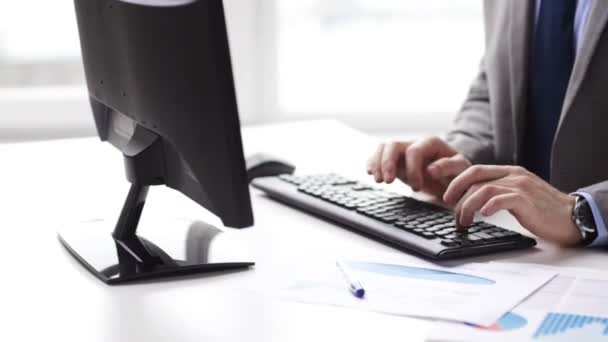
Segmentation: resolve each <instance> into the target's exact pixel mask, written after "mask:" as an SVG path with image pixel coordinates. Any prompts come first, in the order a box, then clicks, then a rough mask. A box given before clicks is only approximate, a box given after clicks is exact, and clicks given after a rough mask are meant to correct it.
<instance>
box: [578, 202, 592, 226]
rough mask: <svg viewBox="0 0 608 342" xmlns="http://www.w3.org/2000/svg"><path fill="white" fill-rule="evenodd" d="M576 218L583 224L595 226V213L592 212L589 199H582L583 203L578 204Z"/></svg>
mask: <svg viewBox="0 0 608 342" xmlns="http://www.w3.org/2000/svg"><path fill="white" fill-rule="evenodd" d="M576 218H577V219H578V220H579V221H580V222H581V223H582V224H583V226H585V227H589V228H595V220H594V219H593V213H592V212H591V207H590V206H589V203H587V201H581V203H580V204H579V205H578V206H577V208H576Z"/></svg>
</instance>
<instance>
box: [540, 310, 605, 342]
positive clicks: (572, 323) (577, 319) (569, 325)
mask: <svg viewBox="0 0 608 342" xmlns="http://www.w3.org/2000/svg"><path fill="white" fill-rule="evenodd" d="M592 323H599V324H603V325H604V326H605V328H604V331H603V332H602V335H603V336H608V318H602V317H591V316H582V315H571V314H562V313H554V312H550V313H548V314H547V315H546V316H545V319H544V320H543V321H542V323H541V324H540V326H539V327H538V329H537V330H536V332H535V333H534V338H535V339H539V338H542V337H545V336H553V335H559V334H563V333H565V332H566V331H568V330H570V329H580V328H583V327H584V326H586V325H589V324H592Z"/></svg>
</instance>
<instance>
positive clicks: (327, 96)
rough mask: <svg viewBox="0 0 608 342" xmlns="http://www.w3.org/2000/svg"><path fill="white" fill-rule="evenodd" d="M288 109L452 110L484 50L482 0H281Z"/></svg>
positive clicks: (280, 51) (280, 82) (281, 102)
mask: <svg viewBox="0 0 608 342" xmlns="http://www.w3.org/2000/svg"><path fill="white" fill-rule="evenodd" d="M276 6H277V14H278V30H277V31H278V38H277V55H278V75H277V87H276V89H277V102H278V107H279V110H280V112H282V113H284V114H287V115H290V114H298V115H300V116H301V115H302V114H311V115H319V114H323V113H324V114H338V115H349V114H350V115H352V114H357V113H359V114H365V115H374V114H377V113H409V112H411V113H439V112H441V113H446V112H449V113H453V112H455V111H456V110H457V109H458V107H459V106H460V104H461V103H462V100H463V98H464V95H465V94H466V91H467V89H468V86H469V84H470V82H471V80H472V79H473V77H474V76H475V73H476V71H477V67H478V65H479V61H480V58H481V56H482V52H483V25H482V17H481V11H482V3H481V1H479V0H458V1H454V0H423V1H421V0H278V1H277V2H276Z"/></svg>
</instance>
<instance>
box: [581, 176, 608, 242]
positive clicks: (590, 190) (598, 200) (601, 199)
mask: <svg viewBox="0 0 608 342" xmlns="http://www.w3.org/2000/svg"><path fill="white" fill-rule="evenodd" d="M576 193H577V194H580V195H582V196H584V197H585V199H587V202H589V204H590V206H591V212H592V213H593V218H594V220H595V225H596V227H597V238H595V240H594V241H593V243H591V246H592V247H595V246H608V230H607V229H606V222H608V181H606V182H601V183H597V184H594V185H591V186H588V187H586V188H582V189H580V190H579V191H577V192H576Z"/></svg>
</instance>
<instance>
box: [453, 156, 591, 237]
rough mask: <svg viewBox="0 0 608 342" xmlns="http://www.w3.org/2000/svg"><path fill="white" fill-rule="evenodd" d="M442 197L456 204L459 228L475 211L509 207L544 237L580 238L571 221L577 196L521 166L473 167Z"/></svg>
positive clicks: (468, 222)
mask: <svg viewBox="0 0 608 342" xmlns="http://www.w3.org/2000/svg"><path fill="white" fill-rule="evenodd" d="M443 199H444V201H445V202H446V203H448V204H451V205H455V209H454V216H455V217H456V222H457V225H459V226H460V227H468V226H469V225H471V223H473V218H474V215H475V212H476V211H480V213H481V214H482V215H483V216H491V215H493V214H495V213H496V212H497V211H499V210H508V211H509V212H511V214H513V216H515V218H516V219H517V220H518V221H519V223H520V224H521V225H522V226H523V227H524V228H526V229H528V230H529V231H531V232H532V233H534V234H536V235H537V236H539V237H541V238H543V239H545V240H548V241H552V242H555V243H559V244H562V245H574V244H576V243H577V242H579V241H580V240H581V234H580V231H579V230H578V228H577V227H576V225H575V224H574V222H572V209H573V207H574V202H575V199H574V197H572V196H570V195H568V194H565V193H562V192H560V191H559V190H557V189H555V188H554V187H552V186H551V185H550V184H548V183H547V182H545V181H544V180H542V179H541V178H539V177H538V176H536V175H535V174H533V173H531V172H529V171H527V170H526V169H524V168H522V167H519V166H495V165H476V166H473V167H471V168H469V169H468V170H466V171H465V172H463V173H462V174H460V175H459V176H458V177H456V178H455V179H454V180H453V181H452V183H450V185H449V186H448V188H447V190H446V191H445V194H444V196H443ZM463 229H466V228H463Z"/></svg>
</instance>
